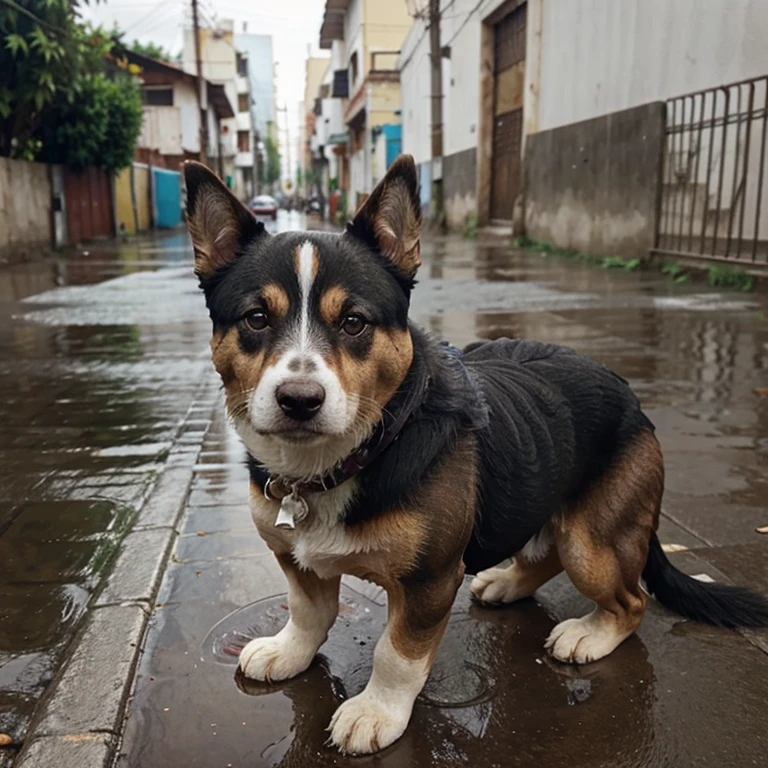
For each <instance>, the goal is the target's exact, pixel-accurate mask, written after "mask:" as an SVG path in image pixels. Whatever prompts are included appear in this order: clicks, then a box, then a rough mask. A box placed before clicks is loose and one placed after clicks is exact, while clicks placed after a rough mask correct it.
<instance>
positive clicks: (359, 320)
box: [341, 315, 367, 336]
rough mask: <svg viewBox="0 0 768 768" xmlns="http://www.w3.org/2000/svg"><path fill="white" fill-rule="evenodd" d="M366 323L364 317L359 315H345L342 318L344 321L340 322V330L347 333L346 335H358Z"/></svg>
mask: <svg viewBox="0 0 768 768" xmlns="http://www.w3.org/2000/svg"><path fill="white" fill-rule="evenodd" d="M366 325H367V323H366V322H365V318H364V317H361V316H360V315H347V317H345V318H344V322H343V323H342V324H341V330H342V331H344V333H346V334H347V336H359V335H360V334H361V333H362V332H363V331H364V330H365V326H366Z"/></svg>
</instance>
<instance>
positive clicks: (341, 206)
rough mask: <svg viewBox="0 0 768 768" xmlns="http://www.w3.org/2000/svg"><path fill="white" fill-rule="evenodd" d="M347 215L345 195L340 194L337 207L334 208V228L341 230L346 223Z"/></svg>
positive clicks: (343, 193)
mask: <svg viewBox="0 0 768 768" xmlns="http://www.w3.org/2000/svg"><path fill="white" fill-rule="evenodd" d="M348 215H349V213H348V211H347V193H346V192H342V193H341V197H340V198H339V202H338V205H337V207H336V226H337V227H339V229H343V228H344V226H345V225H346V223H347V216H348Z"/></svg>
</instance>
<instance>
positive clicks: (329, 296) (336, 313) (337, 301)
mask: <svg viewBox="0 0 768 768" xmlns="http://www.w3.org/2000/svg"><path fill="white" fill-rule="evenodd" d="M348 297H349V294H348V293H347V292H346V291H345V290H344V289H343V288H342V287H341V286H340V285H332V286H331V287H330V288H329V289H328V290H327V291H325V292H324V293H323V295H322V296H321V297H320V317H321V318H322V320H323V322H324V323H326V324H327V325H337V324H338V323H339V322H340V321H341V310H342V308H343V306H344V302H346V300H347V298H348Z"/></svg>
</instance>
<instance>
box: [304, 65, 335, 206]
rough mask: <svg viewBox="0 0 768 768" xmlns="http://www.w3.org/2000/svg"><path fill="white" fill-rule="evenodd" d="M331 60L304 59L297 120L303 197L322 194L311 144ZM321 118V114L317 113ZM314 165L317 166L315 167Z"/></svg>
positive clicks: (314, 148)
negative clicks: (321, 90)
mask: <svg viewBox="0 0 768 768" xmlns="http://www.w3.org/2000/svg"><path fill="white" fill-rule="evenodd" d="M330 63H331V60H330V59H329V58H328V57H327V56H324V57H322V58H321V57H310V58H308V59H307V61H306V66H305V75H304V101H303V102H302V103H301V109H300V110H299V120H300V122H301V128H302V131H301V156H300V165H301V169H302V178H303V182H304V183H303V189H301V190H299V194H301V195H303V196H304V197H311V196H312V195H315V194H324V190H323V188H322V186H321V183H320V182H321V179H320V178H317V179H316V178H315V175H316V174H315V171H316V170H320V168H319V165H320V164H319V163H318V162H317V158H316V157H315V150H316V148H317V144H316V142H315V145H314V146H313V141H312V139H313V135H314V133H315V123H316V121H317V119H318V113H317V110H318V107H319V104H318V102H319V101H320V100H321V94H320V86H321V84H322V81H323V78H324V77H325V73H326V72H327V71H328V67H329V66H330ZM319 117H320V118H321V119H322V115H319ZM316 165H317V166H318V167H317V168H316Z"/></svg>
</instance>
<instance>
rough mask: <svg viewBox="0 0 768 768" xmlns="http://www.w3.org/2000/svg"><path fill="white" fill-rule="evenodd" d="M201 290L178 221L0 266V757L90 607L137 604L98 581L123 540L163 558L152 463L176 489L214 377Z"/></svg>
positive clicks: (0, 761)
mask: <svg viewBox="0 0 768 768" xmlns="http://www.w3.org/2000/svg"><path fill="white" fill-rule="evenodd" d="M162 267H164V269H161V268H162ZM109 278H112V279H111V280H110V281H109V282H102V281H104V280H105V279H109ZM200 303H201V302H200V297H199V296H198V295H197V290H196V285H195V280H194V277H193V276H192V274H191V255H190V251H189V245H188V236H187V235H186V232H172V233H168V234H165V235H156V236H152V237H145V238H141V239H138V240H135V241H132V242H131V243H129V244H121V243H118V242H109V243H100V244H97V245H96V246H91V247H89V249H88V251H87V252H83V251H80V252H79V253H76V254H73V255H71V256H70V257H68V258H64V259H59V260H48V259H46V260H45V261H41V262H38V263H32V264H27V265H19V266H17V267H13V268H4V269H3V270H2V271H0V318H2V327H3V329H4V333H3V334H2V335H0V393H1V395H2V396H0V600H1V601H2V604H1V605H0V733H4V734H6V735H8V736H10V738H11V740H12V746H11V748H9V749H5V750H0V766H5V765H9V764H10V761H11V760H12V758H13V755H14V753H15V751H16V749H17V748H18V747H19V746H20V745H21V744H22V743H23V742H24V740H25V737H26V733H27V729H28V727H29V724H30V721H31V719H32V717H33V715H34V712H35V709H36V707H37V705H38V702H39V701H40V698H41V697H42V696H43V694H44V693H45V691H46V690H47V689H48V686H49V684H50V681H51V679H52V678H53V677H54V675H55V674H56V672H57V670H58V667H59V665H60V663H61V661H62V659H63V658H64V657H65V655H66V653H67V649H68V648H69V646H70V643H71V641H72V639H73V637H74V635H75V633H77V632H78V630H79V629H80V628H81V625H82V621H83V617H84V615H85V613H86V609H87V608H88V607H89V606H90V607H95V608H96V610H95V611H94V612H93V613H94V617H96V616H103V617H105V618H106V617H107V616H108V615H109V616H110V617H117V616H119V615H123V614H125V615H128V614H130V613H135V611H136V610H139V609H138V608H135V607H134V608H131V609H122V608H120V609H118V608H114V609H112V608H109V609H108V608H105V607H102V606H107V605H110V604H111V603H113V602H115V599H116V598H117V597H118V596H117V595H116V593H115V589H114V585H113V584H112V583H111V582H110V585H109V586H108V587H107V590H106V591H103V592H101V593H100V592H99V591H100V590H101V589H102V587H103V586H104V581H105V577H106V576H107V575H108V574H109V572H110V570H111V568H112V566H113V564H114V561H115V555H116V553H117V551H118V549H119V548H120V546H121V544H122V545H123V546H124V547H126V548H129V549H130V548H134V549H137V550H138V551H139V552H146V553H147V556H148V557H149V558H150V559H153V562H155V563H156V561H157V559H158V557H160V556H162V554H163V540H164V538H165V539H167V534H168V533H169V531H164V530H162V529H161V526H160V524H159V523H158V524H157V525H155V526H153V525H152V520H151V519H150V518H149V517H148V516H147V515H146V514H145V512H147V509H146V500H147V498H148V497H149V494H150V492H151V490H152V488H153V486H155V484H156V483H157V480H158V476H159V475H160V474H161V473H164V474H163V478H162V482H161V486H162V487H167V484H168V482H169V481H170V479H171V478H175V479H176V484H177V485H178V486H179V491H178V494H177V506H178V504H180V503H181V501H182V500H183V495H184V489H183V483H184V480H183V478H182V477H181V475H183V472H181V473H180V470H179V469H177V468H178V467H184V466H185V465H188V464H189V463H191V462H193V461H194V458H195V457H196V454H197V452H198V451H199V445H200V442H201V440H202V435H203V434H204V430H205V428H206V427H207V425H208V423H209V417H210V413H211V404H212V403H211V400H210V394H209V393H210V392H213V393H214V396H215V392H216V389H217V387H218V383H217V382H216V380H215V377H214V374H213V372H212V370H211V366H210V363H209V361H208V359H207V349H206V347H207V333H208V323H207V321H206V317H205V313H204V312H202V313H201V312H200V308H201V307H200ZM190 406H193V407H192V408H190ZM185 471H186V472H187V473H188V472H189V470H188V469H187V470H185ZM189 479H190V478H187V480H186V482H187V484H188V483H189ZM140 514H141V516H140ZM137 521H138V524H137ZM163 524H165V525H167V523H163ZM139 527H141V528H143V529H144V531H143V532H142V533H141V534H140V533H138V528H139ZM132 528H133V529H134V530H135V531H137V532H134V533H130V534H128V532H129V531H130V530H131V529H132ZM150 528H153V530H150ZM126 534H128V536H127V538H126ZM142 537H143V544H141V545H138V543H139V542H140V541H142ZM168 540H169V539H168ZM137 545H138V546H137ZM115 620H117V619H115ZM107 623H108V624H112V623H113V622H112V620H111V619H110V621H109V622H107ZM115 626H117V625H115ZM122 639H123V638H120V640H121V641H122Z"/></svg>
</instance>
